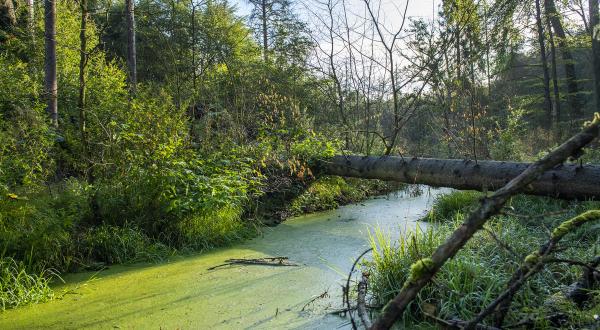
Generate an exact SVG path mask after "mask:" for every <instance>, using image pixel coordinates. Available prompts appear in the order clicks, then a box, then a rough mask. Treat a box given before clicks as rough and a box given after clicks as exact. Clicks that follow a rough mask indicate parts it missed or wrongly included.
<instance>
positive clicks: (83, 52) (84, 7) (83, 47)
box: [77, 0, 89, 159]
mask: <svg viewBox="0 0 600 330" xmlns="http://www.w3.org/2000/svg"><path fill="white" fill-rule="evenodd" d="M79 6H80V7H81V24H80V29H79V43H80V48H79V53H80V56H79V98H78V101H77V107H78V108H79V131H80V134H81V144H82V146H83V155H84V157H85V158H88V159H89V154H88V151H89V148H88V139H87V132H86V98H85V94H86V80H85V69H86V66H87V61H88V54H87V36H86V33H87V20H88V11H89V10H88V1H87V0H80V1H79Z"/></svg>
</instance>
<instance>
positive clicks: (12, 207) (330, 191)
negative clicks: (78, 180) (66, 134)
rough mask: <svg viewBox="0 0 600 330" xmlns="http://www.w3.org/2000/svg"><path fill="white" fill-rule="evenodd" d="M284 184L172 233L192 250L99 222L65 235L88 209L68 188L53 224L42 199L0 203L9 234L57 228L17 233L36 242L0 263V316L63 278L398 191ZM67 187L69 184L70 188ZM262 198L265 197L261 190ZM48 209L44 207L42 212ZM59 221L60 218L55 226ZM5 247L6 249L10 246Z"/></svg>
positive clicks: (349, 183) (234, 238)
mask: <svg viewBox="0 0 600 330" xmlns="http://www.w3.org/2000/svg"><path fill="white" fill-rule="evenodd" d="M286 180H287V181H286V182H289V183H290V184H289V186H288V187H284V188H285V189H284V190H283V191H281V190H278V191H276V193H268V192H267V193H264V194H262V195H260V197H258V198H257V199H249V200H248V201H247V202H246V206H245V209H246V211H245V212H243V214H242V212H240V211H239V209H231V208H224V209H222V210H221V211H219V212H218V213H217V214H215V218H214V219H213V220H212V221H211V222H206V221H203V222H202V223H195V222H194V223H193V226H192V227H191V228H189V229H187V228H182V229H179V231H181V232H187V233H190V232H192V231H193V232H194V234H193V236H192V237H194V239H195V240H197V241H194V242H193V243H192V244H188V243H186V242H187V240H185V241H183V242H182V241H181V240H173V239H170V238H169V237H168V236H166V235H165V236H166V237H162V236H158V237H150V236H148V234H147V232H146V231H143V230H142V228H140V227H137V226H136V225H135V223H131V224H128V223H125V224H124V225H123V226H115V225H111V224H110V223H111V222H110V221H104V222H103V224H102V225H98V226H93V225H92V226H90V227H89V228H88V229H86V230H85V231H83V232H81V230H80V229H77V230H71V229H68V228H69V227H70V225H68V224H69V223H70V222H76V221H74V220H73V219H74V218H78V217H85V212H84V211H85V210H86V209H87V207H88V206H89V205H88V203H87V202H86V199H87V198H86V197H85V195H84V194H83V193H82V191H81V189H77V187H71V188H67V189H65V190H64V192H63V193H62V194H59V195H58V196H57V197H55V198H54V199H59V200H61V201H62V202H63V203H58V204H59V205H60V207H61V208H62V210H66V211H68V212H65V211H61V212H60V214H57V215H56V217H57V218H56V219H54V218H47V216H48V215H49V214H50V215H53V213H48V211H47V210H48V209H49V210H54V209H55V208H56V207H55V206H54V204H55V203H57V201H55V200H54V199H52V198H50V197H48V196H44V197H43V199H41V200H38V201H37V202H36V204H32V203H30V201H29V200H28V199H23V200H19V199H15V200H8V201H6V200H5V201H0V211H2V210H4V213H2V212H0V218H1V217H2V215H3V214H4V216H5V217H6V219H8V220H9V221H8V222H7V224H8V227H7V228H8V229H9V230H10V228H11V227H10V224H11V223H15V222H14V221H12V219H18V218H23V221H31V219H32V218H33V219H36V218H38V217H39V222H34V224H39V225H37V226H38V227H40V230H42V229H44V228H46V227H48V226H50V225H51V224H52V222H53V221H55V220H56V221H60V223H61V224H62V225H60V226H58V225H57V226H53V227H51V228H50V230H47V231H46V233H45V236H44V237H46V239H44V240H42V239H39V236H40V235H39V234H36V232H37V228H36V227H32V228H33V229H34V230H35V231H34V232H32V233H27V232H25V233H19V235H21V236H22V237H23V238H24V239H26V240H25V242H20V243H19V244H21V245H23V244H25V245H27V242H28V241H31V242H33V238H34V237H37V238H38V239H37V240H36V241H35V246H32V247H31V248H30V249H29V250H30V251H31V254H30V255H23V256H22V258H21V259H13V258H11V257H3V258H1V259H0V261H1V263H2V265H3V267H2V272H0V284H1V286H0V287H1V288H2V289H1V290H0V310H4V309H10V308H15V307H19V306H24V305H27V304H30V303H41V302H45V301H48V300H52V299H54V298H56V297H58V296H59V295H60V294H59V292H55V291H54V290H52V289H51V283H52V282H60V281H61V276H64V275H65V274H68V273H72V272H80V271H86V270H94V271H96V270H103V269H105V268H107V267H112V265H115V264H135V263H140V262H146V263H161V262H165V261H168V260H169V259H172V258H174V257H177V256H185V255H189V254H193V253H197V252H206V251H210V250H212V249H214V248H218V247H223V246H228V245H231V244H236V243H240V242H243V241H245V240H247V239H250V238H252V237H256V236H257V235H260V233H261V231H262V230H263V225H265V224H266V225H271V226H272V225H276V224H278V223H280V222H282V221H283V220H285V219H286V218H290V217H292V216H299V215H301V214H306V213H311V212H316V211H321V210H328V209H334V208H336V207H338V206H340V205H346V204H349V203H353V202H358V201H362V200H365V199H367V198H368V197H370V196H374V195H378V194H382V193H385V192H389V191H390V190H392V189H395V188H397V187H399V185H398V184H389V183H384V182H381V181H377V180H359V179H344V178H339V177H321V178H318V179H306V180H299V179H297V178H295V179H294V177H291V179H290V176H289V175H288V176H287V177H286ZM268 183H269V182H267V184H268ZM74 184H75V182H73V183H72V185H74ZM279 189H281V187H280V188H279ZM266 190H267V191H268V187H267V189H266ZM229 194H231V193H229ZM47 200H48V202H47ZM2 202H4V204H2ZM50 202H52V204H51V205H50V204H48V203H50ZM45 208H48V209H46V210H45ZM213 209H218V205H216V206H212V207H209V210H213ZM65 213H66V214H65ZM65 215H66V216H67V217H66V218H65ZM59 216H62V217H63V218H62V219H59ZM207 218H210V214H209V215H208V216H206V215H202V214H199V215H197V216H195V217H194V218H192V219H200V220H202V219H207ZM242 219H244V220H242ZM107 220H108V219H107ZM18 223H20V222H16V223H15V224H14V228H22V226H21V225H18ZM42 224H43V225H44V226H41V225H42ZM195 228H196V229H195ZM44 230H46V229H44ZM198 230H201V231H202V232H198ZM23 235H25V236H23ZM21 236H17V237H21ZM13 239H14V237H13ZM16 243H17V242H16V241H15V244H16ZM8 244H9V246H10V244H11V243H10V241H8ZM34 252H35V253H34ZM37 260H42V261H43V263H42V264H40V263H39V262H38V261H37Z"/></svg>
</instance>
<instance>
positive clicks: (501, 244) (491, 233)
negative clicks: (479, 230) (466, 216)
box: [483, 227, 521, 258]
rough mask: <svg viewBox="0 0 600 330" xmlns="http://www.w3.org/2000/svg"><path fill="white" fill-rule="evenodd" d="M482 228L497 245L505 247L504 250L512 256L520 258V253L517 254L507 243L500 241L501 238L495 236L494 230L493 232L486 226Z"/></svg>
mask: <svg viewBox="0 0 600 330" xmlns="http://www.w3.org/2000/svg"><path fill="white" fill-rule="evenodd" d="M483 230H484V231H485V232H486V233H488V234H489V235H490V236H491V237H492V239H493V240H494V241H495V242H496V244H498V245H499V246H500V247H501V248H503V249H505V250H506V251H508V252H509V253H510V254H512V255H513V256H514V257H517V258H521V256H520V255H518V254H517V253H516V252H515V250H513V249H512V248H511V247H510V246H509V245H508V244H506V243H504V242H502V240H501V239H500V238H499V237H498V236H496V234H494V232H493V231H491V230H489V229H488V228H486V227H483Z"/></svg>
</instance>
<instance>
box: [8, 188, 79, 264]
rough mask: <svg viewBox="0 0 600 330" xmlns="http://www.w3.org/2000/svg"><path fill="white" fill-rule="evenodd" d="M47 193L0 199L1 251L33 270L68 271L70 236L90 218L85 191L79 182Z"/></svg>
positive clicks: (71, 249) (70, 249)
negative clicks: (51, 269) (33, 268)
mask: <svg viewBox="0 0 600 330" xmlns="http://www.w3.org/2000/svg"><path fill="white" fill-rule="evenodd" d="M52 189H53V192H52V194H49V193H47V192H42V193H34V194H28V195H22V196H19V195H16V194H15V195H12V197H11V196H10V195H6V196H0V244H1V246H0V249H2V250H3V251H4V254H5V255H7V256H11V257H15V258H16V259H17V260H24V261H26V262H27V263H28V264H30V265H32V266H34V267H35V268H36V269H43V268H54V269H56V270H59V271H64V270H69V269H72V268H73V267H74V266H76V265H75V264H74V263H75V262H76V259H75V258H74V253H73V250H74V243H73V237H72V235H73V232H74V231H75V230H76V229H77V228H78V226H80V224H81V223H82V219H85V218H86V217H88V216H89V214H90V208H89V202H88V198H87V187H86V186H85V185H82V184H80V183H79V182H78V181H75V180H70V181H67V182H66V183H65V184H64V186H57V187H53V188H52Z"/></svg>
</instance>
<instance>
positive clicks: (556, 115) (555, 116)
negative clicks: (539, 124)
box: [546, 21, 561, 141]
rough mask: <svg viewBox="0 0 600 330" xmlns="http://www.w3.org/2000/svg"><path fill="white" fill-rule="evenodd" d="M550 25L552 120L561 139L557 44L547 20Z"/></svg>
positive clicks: (556, 135) (558, 137) (556, 136)
mask: <svg viewBox="0 0 600 330" xmlns="http://www.w3.org/2000/svg"><path fill="white" fill-rule="evenodd" d="M546 23H547V25H548V40H549V41H550V56H551V62H550V63H551V65H552V92H553V94H554V103H552V122H553V123H554V134H555V139H556V141H559V140H560V136H561V132H560V125H559V124H560V91H559V89H558V69H557V66H556V46H555V44H554V34H553V33H552V28H551V27H550V22H548V21H546Z"/></svg>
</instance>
